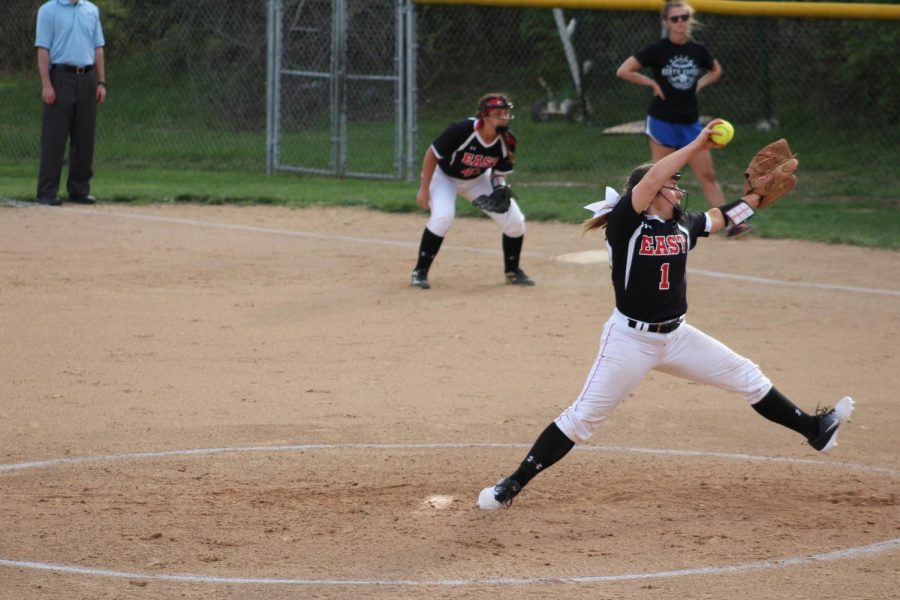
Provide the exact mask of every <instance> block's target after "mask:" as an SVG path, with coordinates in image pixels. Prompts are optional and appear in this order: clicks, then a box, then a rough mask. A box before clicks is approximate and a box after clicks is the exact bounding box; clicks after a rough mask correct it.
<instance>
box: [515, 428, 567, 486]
mask: <svg viewBox="0 0 900 600" xmlns="http://www.w3.org/2000/svg"><path fill="white" fill-rule="evenodd" d="M574 446H575V442H573V441H572V440H570V439H569V438H568V437H567V436H566V434H564V433H563V432H562V431H560V429H559V427H557V426H556V423H550V424H549V425H547V428H546V429H544V431H543V432H542V433H541V435H539V436H538V439H537V440H535V442H534V445H533V446H532V447H531V450H530V451H529V452H528V456H527V457H525V460H523V461H522V464H520V465H519V468H518V469H516V472H515V473H513V474H512V475H510V477H511V478H512V479H515V480H516V481H518V482H519V483H520V484H521V485H522V487H525V485H526V484H527V483H528V482H529V481H531V480H532V479H534V477H535V475H537V474H538V473H539V472H541V471H543V470H544V469H546V468H547V467H549V466H550V465H552V464H554V463H555V462H557V461H558V460H559V459H561V458H562V457H563V456H565V455H566V454H568V453H569V450H571V449H572V448H573V447H574Z"/></svg>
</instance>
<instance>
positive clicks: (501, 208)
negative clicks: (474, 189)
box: [472, 185, 512, 215]
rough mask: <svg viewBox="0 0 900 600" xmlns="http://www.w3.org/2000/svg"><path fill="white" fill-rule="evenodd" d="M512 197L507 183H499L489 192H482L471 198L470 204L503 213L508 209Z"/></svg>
mask: <svg viewBox="0 0 900 600" xmlns="http://www.w3.org/2000/svg"><path fill="white" fill-rule="evenodd" d="M511 199H512V191H510V189H509V186H508V185H501V186H500V187H496V188H494V191H493V192H491V193H490V194H482V195H480V196H478V197H477V198H475V199H474V200H472V204H474V205H475V206H477V207H478V208H480V209H481V210H486V211H488V212H492V213H499V214H501V215H502V214H503V213H505V212H507V211H508V210H509V206H510V200H511Z"/></svg>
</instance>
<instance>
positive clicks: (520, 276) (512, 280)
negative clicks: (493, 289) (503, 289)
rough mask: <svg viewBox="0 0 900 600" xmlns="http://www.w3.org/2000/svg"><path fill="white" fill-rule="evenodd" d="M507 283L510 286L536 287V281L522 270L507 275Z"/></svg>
mask: <svg viewBox="0 0 900 600" xmlns="http://www.w3.org/2000/svg"><path fill="white" fill-rule="evenodd" d="M506 283H508V284H510V285H534V280H533V279H532V278H531V277H529V276H528V275H526V274H525V271H523V270H522V269H516V270H515V271H510V272H508V273H507V274H506Z"/></svg>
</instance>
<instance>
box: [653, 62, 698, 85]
mask: <svg viewBox="0 0 900 600" xmlns="http://www.w3.org/2000/svg"><path fill="white" fill-rule="evenodd" d="M662 76H663V77H665V78H666V79H668V80H669V83H670V84H671V85H672V87H673V88H675V89H676V90H689V89H691V88H693V87H694V82H696V81H697V78H698V77H699V76H700V67H698V66H697V63H695V62H694V60H693V59H692V58H691V57H690V56H683V55H677V56H673V57H672V58H671V59H670V60H669V62H668V63H666V66H664V67H663V68H662Z"/></svg>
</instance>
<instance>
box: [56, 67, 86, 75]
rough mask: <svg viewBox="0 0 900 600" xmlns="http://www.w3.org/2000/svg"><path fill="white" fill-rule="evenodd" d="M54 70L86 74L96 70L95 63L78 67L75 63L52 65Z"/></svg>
mask: <svg viewBox="0 0 900 600" xmlns="http://www.w3.org/2000/svg"><path fill="white" fill-rule="evenodd" d="M50 68H51V69H53V70H54V71H65V72H66V73H75V74H76V75H84V74H85V73H90V72H91V71H93V70H94V65H85V66H83V67H76V66H75V65H50Z"/></svg>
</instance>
